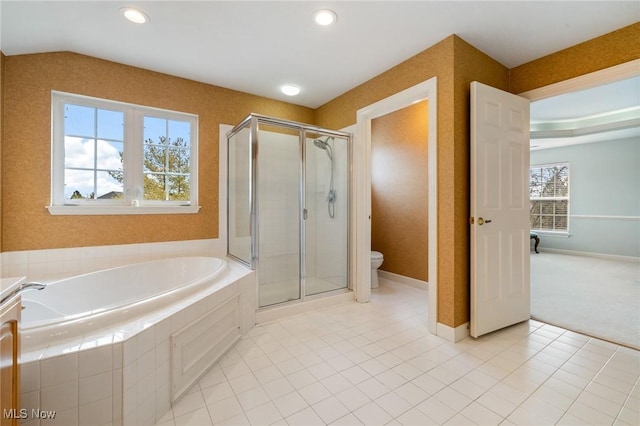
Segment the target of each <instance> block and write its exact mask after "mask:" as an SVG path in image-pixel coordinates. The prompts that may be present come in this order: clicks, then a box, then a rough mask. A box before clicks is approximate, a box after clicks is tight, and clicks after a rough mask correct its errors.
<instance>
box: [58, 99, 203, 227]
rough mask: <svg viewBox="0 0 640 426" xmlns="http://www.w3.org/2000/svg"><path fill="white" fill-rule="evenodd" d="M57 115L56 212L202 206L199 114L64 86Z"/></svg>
mask: <svg viewBox="0 0 640 426" xmlns="http://www.w3.org/2000/svg"><path fill="white" fill-rule="evenodd" d="M52 116H53V118H52V122H53V135H52V143H53V151H52V190H51V192H52V206H51V207H50V208H49V210H50V212H51V213H52V214H132V213H194V212H196V211H197V207H196V206H197V204H198V202H197V152H198V150H197V146H198V140H197V119H198V118H197V116H195V115H193V114H187V113H182V112H175V111H167V110H161V109H156V108H150V107H145V106H140V105H133V104H127V103H122V102H114V101H108V100H104V99H96V98H89V97H85V96H78V95H72V94H67V93H60V92H53V93H52ZM72 207H80V208H78V209H76V208H72ZM185 207H187V208H185ZM188 207H194V208H188Z"/></svg>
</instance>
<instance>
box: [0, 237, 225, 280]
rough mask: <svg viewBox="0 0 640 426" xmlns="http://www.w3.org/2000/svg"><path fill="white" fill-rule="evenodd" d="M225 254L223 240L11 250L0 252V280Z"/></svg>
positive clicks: (70, 274) (45, 277) (57, 274)
mask: <svg viewBox="0 0 640 426" xmlns="http://www.w3.org/2000/svg"><path fill="white" fill-rule="evenodd" d="M226 253H227V247H226V240H225V241H223V239H205V240H186V241H168V242H161V243H140V244H121V245H109V246H90V247H72V248H61V249H49V250H24V251H11V252H4V253H0V258H1V261H0V264H1V265H2V268H0V278H7V277H23V276H25V277H28V279H29V280H41V279H47V280H51V279H55V278H59V277H65V276H72V275H79V274H84V273H88V272H92V271H98V270H101V269H106V268H113V267H116V266H122V265H128V264H131V263H139V262H145V261H148V260H158V259H166V258H169V257H181V256H212V257H220V258H224V257H225V256H226Z"/></svg>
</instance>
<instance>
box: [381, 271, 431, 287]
mask: <svg viewBox="0 0 640 426" xmlns="http://www.w3.org/2000/svg"><path fill="white" fill-rule="evenodd" d="M378 278H382V279H385V280H389V281H394V282H397V283H399V284H404V285H408V286H411V287H415V288H419V289H420V290H428V289H429V283H428V282H427V281H421V280H417V279H415V278H410V277H405V276H403V275H398V274H394V273H393V272H387V271H383V270H381V269H378Z"/></svg>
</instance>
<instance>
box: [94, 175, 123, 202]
mask: <svg viewBox="0 0 640 426" xmlns="http://www.w3.org/2000/svg"><path fill="white" fill-rule="evenodd" d="M96 175H97V184H96V186H97V188H96V193H97V197H96V198H97V199H99V200H116V199H121V198H123V192H124V191H123V189H122V182H118V180H117V179H115V178H114V174H113V172H97V173H96Z"/></svg>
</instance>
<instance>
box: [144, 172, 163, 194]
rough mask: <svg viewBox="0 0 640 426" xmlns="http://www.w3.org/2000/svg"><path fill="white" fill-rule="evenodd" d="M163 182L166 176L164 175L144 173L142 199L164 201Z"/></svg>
mask: <svg viewBox="0 0 640 426" xmlns="http://www.w3.org/2000/svg"><path fill="white" fill-rule="evenodd" d="M165 180H166V175H164V174H152V173H145V175H144V199H145V200H165Z"/></svg>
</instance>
